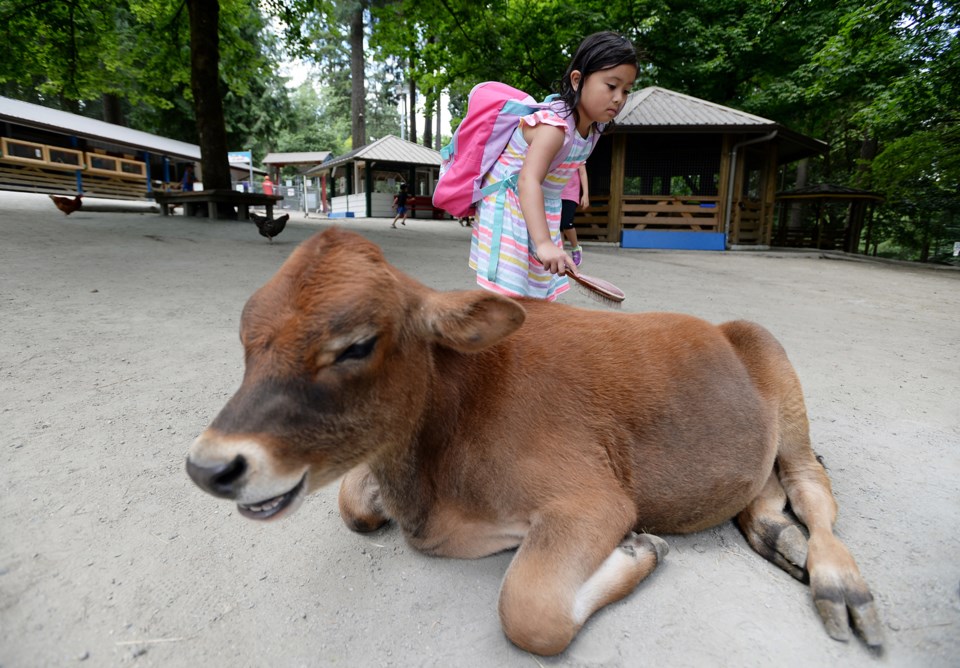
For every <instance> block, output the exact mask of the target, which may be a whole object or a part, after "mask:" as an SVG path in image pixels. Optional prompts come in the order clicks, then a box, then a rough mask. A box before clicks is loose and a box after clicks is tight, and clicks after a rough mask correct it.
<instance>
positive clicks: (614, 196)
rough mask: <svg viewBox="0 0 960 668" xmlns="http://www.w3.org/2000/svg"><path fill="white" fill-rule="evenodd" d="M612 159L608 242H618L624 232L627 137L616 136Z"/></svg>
mask: <svg viewBox="0 0 960 668" xmlns="http://www.w3.org/2000/svg"><path fill="white" fill-rule="evenodd" d="M612 139H613V148H612V151H611V158H610V208H609V214H608V216H609V218H608V219H607V241H614V242H615V241H618V240H619V239H620V232H621V231H622V230H623V190H624V183H623V180H624V178H625V177H624V174H625V173H626V172H625V169H624V165H625V162H626V156H627V135H625V134H622V133H620V134H615V135H614V136H613V137H612Z"/></svg>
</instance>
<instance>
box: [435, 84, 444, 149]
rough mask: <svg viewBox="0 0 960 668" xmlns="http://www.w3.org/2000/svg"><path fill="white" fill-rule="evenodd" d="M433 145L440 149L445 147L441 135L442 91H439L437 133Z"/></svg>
mask: <svg viewBox="0 0 960 668" xmlns="http://www.w3.org/2000/svg"><path fill="white" fill-rule="evenodd" d="M433 141H434V145H433V147H434V148H435V149H437V150H438V151H439V150H440V149H441V148H443V146H441V144H442V143H443V137H441V136H440V91H439V90H438V91H437V134H436V136H435V137H434V139H433Z"/></svg>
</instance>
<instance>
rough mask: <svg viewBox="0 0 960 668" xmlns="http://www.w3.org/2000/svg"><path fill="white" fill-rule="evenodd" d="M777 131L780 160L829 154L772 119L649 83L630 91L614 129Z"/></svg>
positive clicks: (822, 145)
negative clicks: (644, 86) (647, 85)
mask: <svg viewBox="0 0 960 668" xmlns="http://www.w3.org/2000/svg"><path fill="white" fill-rule="evenodd" d="M774 130H776V132H777V136H776V140H775V141H776V143H777V145H778V147H779V158H778V159H779V162H781V163H785V162H793V161H794V160H800V159H801V158H808V157H812V156H814V155H820V154H822V153H826V151H827V148H828V146H827V143H826V142H824V141H821V140H819V139H814V138H813V137H808V136H806V135H803V134H800V133H799V132H794V131H793V130H790V129H789V128H787V127H785V126H783V125H781V124H779V123H777V122H776V121H772V120H770V119H769V118H763V117H762V116H756V115H754V114H748V113H747V112H745V111H740V110H739V109H733V108H731V107H725V106H723V105H722V104H717V103H715V102H709V101H708V100H702V99H700V98H698V97H693V96H692V95H685V94H683V93H678V92H676V91H672V90H668V89H666V88H660V87H659V86H649V87H647V88H643V89H641V90H638V91H634V92H633V93H630V95H629V97H627V101H626V103H625V104H624V106H623V110H621V112H620V114H619V115H618V116H617V119H616V122H615V125H614V129H613V131H614V132H628V133H641V132H654V133H664V132H673V133H690V134H695V133H716V132H721V133H737V134H757V135H761V134H767V133H769V132H772V131H774Z"/></svg>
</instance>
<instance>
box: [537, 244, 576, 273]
mask: <svg viewBox="0 0 960 668" xmlns="http://www.w3.org/2000/svg"><path fill="white" fill-rule="evenodd" d="M536 255H537V259H538V260H540V262H541V264H543V268H544V269H546V270H547V271H549V272H550V273H551V274H559V275H560V276H563V275H564V274H566V273H567V270H568V269H569V270H576V268H577V265H575V264H574V263H573V258H571V257H570V256H569V255H567V254H566V253H564V252H563V251H562V250H561V249H559V248H557V247H556V245H554V244H553V242H550V241H547V242H544V243H542V244H540V245H539V246H537V249H536Z"/></svg>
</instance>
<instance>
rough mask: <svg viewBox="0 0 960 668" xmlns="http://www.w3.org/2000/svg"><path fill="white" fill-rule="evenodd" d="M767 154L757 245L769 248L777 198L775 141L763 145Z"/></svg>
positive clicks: (776, 150)
mask: <svg viewBox="0 0 960 668" xmlns="http://www.w3.org/2000/svg"><path fill="white" fill-rule="evenodd" d="M763 147H764V149H765V150H766V152H767V161H766V165H765V169H764V170H763V171H764V177H763V178H764V183H763V189H762V192H761V194H760V197H761V199H762V200H763V207H762V209H761V214H760V234H759V239H757V243H759V244H761V245H764V246H769V245H770V240H771V239H772V238H773V207H774V204H775V200H776V197H777V152H778V149H777V143H776V142H774V141H770V142H766V143H764V144H763Z"/></svg>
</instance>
